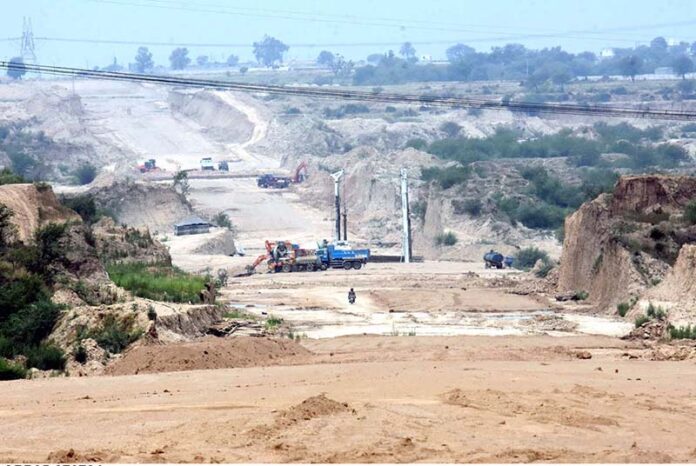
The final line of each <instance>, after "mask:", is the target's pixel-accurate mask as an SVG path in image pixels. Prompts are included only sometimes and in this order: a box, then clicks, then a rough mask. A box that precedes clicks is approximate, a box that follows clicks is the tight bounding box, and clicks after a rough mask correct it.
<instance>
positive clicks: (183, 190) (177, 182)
mask: <svg viewBox="0 0 696 466" xmlns="http://www.w3.org/2000/svg"><path fill="white" fill-rule="evenodd" d="M172 187H173V188H174V190H175V191H176V192H177V193H179V194H181V195H182V196H184V197H187V196H188V195H189V193H190V192H191V186H190V185H189V179H188V173H186V172H185V171H184V170H180V171H178V172H176V174H175V175H174V181H173V182H172Z"/></svg>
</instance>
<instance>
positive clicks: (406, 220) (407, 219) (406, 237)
mask: <svg viewBox="0 0 696 466" xmlns="http://www.w3.org/2000/svg"><path fill="white" fill-rule="evenodd" d="M401 215H402V221H403V226H402V228H403V232H402V240H401V247H402V250H403V252H402V254H403V257H404V262H405V263H407V264H408V263H410V262H411V252H412V251H411V216H410V215H409V208H408V171H407V170H406V169H405V168H402V169H401Z"/></svg>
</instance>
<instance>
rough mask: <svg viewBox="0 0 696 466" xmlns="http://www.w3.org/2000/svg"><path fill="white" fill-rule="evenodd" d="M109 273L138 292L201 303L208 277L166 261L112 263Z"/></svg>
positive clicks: (171, 299)
mask: <svg viewBox="0 0 696 466" xmlns="http://www.w3.org/2000/svg"><path fill="white" fill-rule="evenodd" d="M107 272H109V277H111V280H113V281H114V283H116V285H118V286H120V287H121V288H125V289H126V290H128V291H130V292H131V293H133V294H134V295H136V296H139V297H141V298H147V299H152V300H155V301H168V302H175V303H189V302H190V303H198V302H200V295H199V294H200V292H201V290H203V288H204V287H205V282H206V279H205V277H201V276H198V275H193V274H189V273H186V272H184V271H182V270H180V269H178V268H176V267H172V266H169V265H165V264H145V263H131V264H110V265H108V266H107Z"/></svg>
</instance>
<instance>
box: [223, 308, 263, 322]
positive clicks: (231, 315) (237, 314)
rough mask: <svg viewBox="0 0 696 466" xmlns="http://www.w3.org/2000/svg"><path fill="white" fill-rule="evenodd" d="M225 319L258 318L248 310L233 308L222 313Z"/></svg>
mask: <svg viewBox="0 0 696 466" xmlns="http://www.w3.org/2000/svg"><path fill="white" fill-rule="evenodd" d="M222 316H223V317H224V318H225V319H245V320H256V316H255V315H253V314H249V313H248V312H244V311H240V310H239V309H233V310H231V311H227V312H225V313H224V314H223V315H222Z"/></svg>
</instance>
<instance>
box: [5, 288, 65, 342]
mask: <svg viewBox="0 0 696 466" xmlns="http://www.w3.org/2000/svg"><path fill="white" fill-rule="evenodd" d="M61 310H62V307H61V306H59V305H57V304H53V303H52V302H51V301H49V300H41V301H37V302H34V303H32V304H30V305H28V306H27V307H24V308H22V309H20V310H18V311H17V312H14V313H13V314H11V315H10V316H9V317H8V318H7V320H6V321H5V322H2V324H0V334H2V335H4V336H5V338H7V339H9V340H11V341H12V342H14V345H15V350H16V352H17V353H19V352H21V348H22V347H25V346H26V347H29V346H37V345H39V344H40V343H41V341H43V340H44V338H46V337H47V336H48V335H49V334H50V333H51V332H52V331H53V327H55V324H56V322H57V320H58V317H59V316H60V313H61Z"/></svg>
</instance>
